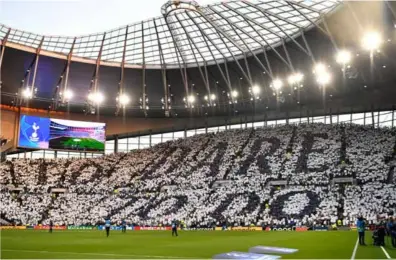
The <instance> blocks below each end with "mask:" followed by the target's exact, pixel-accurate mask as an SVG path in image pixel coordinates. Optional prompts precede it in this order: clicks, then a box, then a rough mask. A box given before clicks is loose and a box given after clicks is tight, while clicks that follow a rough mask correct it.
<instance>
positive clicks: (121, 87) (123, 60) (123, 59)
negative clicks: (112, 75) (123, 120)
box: [115, 26, 129, 116]
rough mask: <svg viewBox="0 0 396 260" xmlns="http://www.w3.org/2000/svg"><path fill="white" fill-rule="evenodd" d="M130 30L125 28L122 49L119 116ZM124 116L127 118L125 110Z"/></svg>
mask: <svg viewBox="0 0 396 260" xmlns="http://www.w3.org/2000/svg"><path fill="white" fill-rule="evenodd" d="M128 29H129V26H127V27H126V28H125V38H124V48H123V49H122V60H121V74H120V82H119V83H118V102H117V110H116V112H115V115H116V116H117V115H118V113H119V112H120V109H122V108H123V107H122V104H121V103H120V97H121V95H123V94H124V77H125V53H126V46H127V39H128ZM123 112H124V116H125V109H123Z"/></svg>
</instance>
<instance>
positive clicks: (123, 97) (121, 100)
mask: <svg viewBox="0 0 396 260" xmlns="http://www.w3.org/2000/svg"><path fill="white" fill-rule="evenodd" d="M129 101H130V99H129V97H128V95H126V94H121V95H120V96H119V97H118V102H119V103H120V105H122V106H125V105H127V104H128V103H129Z"/></svg>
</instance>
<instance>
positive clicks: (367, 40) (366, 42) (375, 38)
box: [362, 32, 382, 51]
mask: <svg viewBox="0 0 396 260" xmlns="http://www.w3.org/2000/svg"><path fill="white" fill-rule="evenodd" d="M381 43H382V38H381V35H380V34H379V33H378V32H367V33H366V34H365V35H364V36H363V40H362V45H363V48H364V49H366V50H368V51H373V50H375V49H378V48H379V47H380V45H381Z"/></svg>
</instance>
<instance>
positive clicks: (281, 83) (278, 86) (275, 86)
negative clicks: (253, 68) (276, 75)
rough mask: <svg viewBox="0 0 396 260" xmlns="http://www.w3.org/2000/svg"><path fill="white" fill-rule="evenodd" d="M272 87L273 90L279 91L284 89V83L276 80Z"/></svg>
mask: <svg viewBox="0 0 396 260" xmlns="http://www.w3.org/2000/svg"><path fill="white" fill-rule="evenodd" d="M271 86H272V88H274V89H275V90H277V91H278V90H280V89H281V88H282V87H283V82H282V80H280V79H274V81H272V84H271Z"/></svg>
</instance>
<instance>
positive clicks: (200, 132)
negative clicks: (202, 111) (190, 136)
mask: <svg viewBox="0 0 396 260" xmlns="http://www.w3.org/2000/svg"><path fill="white" fill-rule="evenodd" d="M204 133H206V129H205V128H198V129H197V135H198V134H204Z"/></svg>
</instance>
